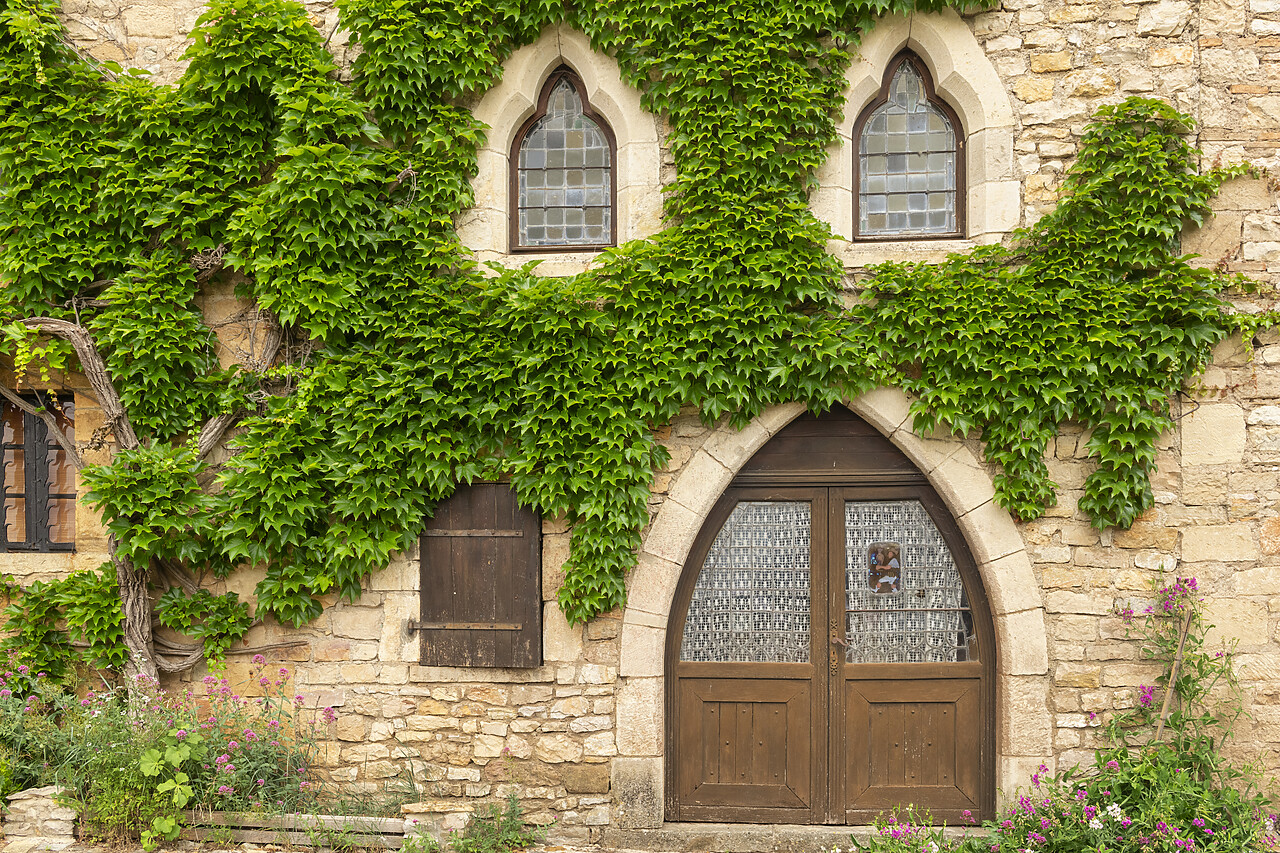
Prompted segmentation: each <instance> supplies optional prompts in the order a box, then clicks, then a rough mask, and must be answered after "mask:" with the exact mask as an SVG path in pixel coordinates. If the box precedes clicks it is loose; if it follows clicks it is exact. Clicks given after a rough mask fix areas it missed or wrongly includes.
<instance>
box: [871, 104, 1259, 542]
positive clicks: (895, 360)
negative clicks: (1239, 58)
mask: <svg viewBox="0 0 1280 853" xmlns="http://www.w3.org/2000/svg"><path fill="white" fill-rule="evenodd" d="M1189 123H1190V120H1189V119H1188V118H1187V117H1186V116H1184V115H1181V114H1180V113H1178V112H1176V111H1175V110H1173V109H1172V108H1170V107H1169V106H1167V105H1166V104H1163V103H1160V102H1158V101H1151V100H1142V99H1130V100H1128V101H1125V102H1124V103H1123V104H1120V105H1117V106H1113V107H1104V108H1102V109H1101V110H1099V112H1098V116H1097V117H1096V119H1095V121H1094V123H1093V124H1092V125H1090V128H1089V130H1088V131H1087V132H1086V134H1085V136H1084V138H1083V139H1082V140H1081V153H1080V157H1079V158H1078V159H1077V160H1076V162H1075V164H1074V165H1073V166H1072V167H1071V169H1070V170H1069V171H1068V173H1067V177H1066V180H1065V181H1064V184H1063V190H1062V191H1063V199H1062V201H1061V203H1060V204H1059V205H1058V207H1057V208H1056V209H1055V210H1054V211H1052V212H1051V213H1049V214H1048V215H1046V216H1045V217H1044V218H1043V219H1041V220H1040V221H1039V222H1037V223H1036V225H1035V226H1034V227H1032V228H1031V229H1029V230H1027V231H1024V232H1021V233H1020V234H1019V235H1018V236H1017V239H1016V241H1015V243H1014V245H1013V246H1011V247H1003V246H991V247H983V248H981V249H978V250H976V251H974V252H972V253H970V254H968V255H953V256H952V257H951V258H949V259H948V260H947V261H946V262H945V263H943V264H940V265H937V266H926V265H905V264H886V265H884V266H882V267H880V268H879V269H878V270H877V272H876V275H875V276H874V278H873V279H872V280H871V281H870V283H869V285H868V291H869V294H870V295H871V296H872V297H873V298H872V299H871V300H868V301H867V302H864V303H863V304H860V305H858V306H856V307H855V308H854V309H853V313H854V315H855V316H856V317H859V318H860V319H861V320H862V322H863V323H864V324H866V325H867V327H868V328H875V329H877V330H878V332H877V334H875V335H868V336H867V340H866V344H865V345H866V346H867V347H868V348H869V349H871V350H872V355H871V359H872V361H871V364H872V366H873V367H874V368H875V369H876V370H877V373H878V374H879V376H880V377H881V381H883V382H892V383H895V384H900V385H901V386H902V387H903V388H905V389H906V390H908V391H910V392H912V393H914V394H915V395H916V396H917V397H918V398H919V399H918V401H917V402H916V404H915V405H914V412H915V426H916V428H917V430H921V431H925V430H929V429H932V428H934V427H937V426H941V427H942V428H944V429H946V430H949V431H954V432H957V433H960V434H965V433H970V432H975V431H979V430H980V431H981V435H982V438H983V440H984V442H985V447H986V453H987V457H988V458H989V459H990V460H992V461H994V462H997V463H998V464H999V465H1000V469H1001V472H1000V474H998V475H997V476H996V494H997V499H998V501H999V502H1000V504H1001V505H1002V506H1004V507H1006V508H1007V509H1009V510H1010V511H1011V512H1013V513H1014V515H1016V516H1018V517H1019V518H1022V519H1031V518H1036V517H1038V516H1039V515H1040V514H1041V513H1042V512H1043V511H1044V508H1045V507H1047V506H1052V505H1053V504H1054V503H1055V502H1056V498H1055V495H1054V484H1053V483H1052V482H1051V481H1050V479H1049V472H1048V469H1047V467H1046V465H1045V462H1044V450H1045V446H1046V444H1047V442H1048V440H1049V439H1050V438H1051V437H1052V436H1053V435H1054V434H1055V433H1056V432H1057V428H1058V425H1059V424H1061V423H1062V422H1063V421H1066V420H1069V419H1072V420H1076V421H1078V422H1080V423H1081V424H1083V425H1084V426H1085V427H1086V428H1087V429H1089V430H1090V431H1091V433H1092V435H1091V438H1090V440H1089V445H1088V448H1089V452H1090V453H1091V454H1092V456H1093V457H1094V458H1095V459H1096V461H1097V466H1096V468H1095V470H1094V471H1093V473H1091V474H1090V475H1089V477H1088V479H1087V480H1086V481H1085V489H1084V495H1083V497H1082V498H1081V499H1080V507H1081V509H1083V510H1085V511H1086V512H1087V513H1089V515H1090V516H1091V517H1092V518H1093V521H1094V524H1096V525H1098V526H1099V527H1103V526H1108V525H1117V526H1120V527H1128V526H1129V525H1130V524H1131V523H1132V522H1133V520H1134V519H1135V518H1136V517H1137V516H1138V515H1139V514H1141V513H1142V512H1143V511H1144V510H1146V509H1148V508H1149V507H1150V506H1151V505H1152V500H1153V499H1152V495H1151V485H1150V480H1149V475H1150V473H1151V471H1152V470H1153V468H1154V465H1155V441H1156V439H1157V437H1158V436H1159V435H1160V434H1161V433H1162V432H1166V431H1168V430H1171V429H1172V428H1173V421H1172V419H1171V417H1170V412H1169V401H1170V399H1171V398H1172V397H1173V395H1175V394H1176V393H1177V391H1178V389H1179V388H1180V387H1181V385H1182V383H1183V382H1185V381H1186V380H1187V378H1188V377H1190V376H1193V375H1195V374H1196V373H1198V372H1199V371H1200V370H1201V369H1202V368H1203V367H1204V365H1205V364H1206V363H1207V361H1208V358H1209V352H1210V348H1211V347H1212V345H1213V344H1214V343H1217V342H1218V341H1219V340H1221V339H1222V338H1224V337H1226V335H1227V334H1228V333H1229V332H1230V330H1231V328H1232V325H1231V321H1230V319H1229V317H1228V316H1227V306H1226V305H1225V303H1224V302H1223V301H1222V299H1221V298H1220V296H1219V293H1220V292H1221V291H1222V290H1223V288H1224V287H1226V286H1228V285H1230V284H1233V283H1234V280H1233V279H1231V278H1229V277H1226V276H1223V275H1221V274H1219V273H1216V272H1214V271H1213V270H1209V269H1204V268H1197V267H1192V266H1190V265H1189V264H1188V263H1187V260H1188V259H1187V258H1184V257H1181V256H1180V255H1179V254H1178V245H1177V241H1178V234H1179V232H1180V230H1181V227H1182V225H1183V223H1186V222H1199V221H1201V220H1202V219H1203V218H1204V217H1205V216H1206V215H1207V214H1208V212H1209V201H1210V199H1211V198H1212V197H1213V195H1214V194H1215V193H1216V192H1217V189H1218V187H1219V186H1220V184H1221V182H1222V181H1223V180H1224V179H1225V178H1227V177H1230V176H1232V175H1235V174H1238V173H1239V170H1219V171H1214V172H1210V173H1208V174H1205V175H1201V174H1198V173H1197V172H1196V171H1195V169H1194V168H1193V163H1194V154H1195V152H1194V149H1192V148H1191V147H1190V146H1189V145H1188V144H1187V142H1186V140H1185V139H1184V137H1183V135H1182V134H1184V133H1186V132H1187V130H1188V129H1189ZM906 354H909V355H906ZM904 362H905V365H904ZM904 367H905V368H906V369H905V370H904Z"/></svg>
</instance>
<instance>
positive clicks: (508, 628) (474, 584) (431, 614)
mask: <svg viewBox="0 0 1280 853" xmlns="http://www.w3.org/2000/svg"><path fill="white" fill-rule="evenodd" d="M541 537H542V523H541V520H540V519H539V518H538V515H537V513H534V512H532V511H530V510H528V509H525V508H523V507H521V506H520V505H519V504H518V503H516V496H515V492H513V491H512V490H511V487H510V486H508V485H506V484H504V483H479V484H476V485H471V486H461V487H459V488H458V490H457V491H456V492H455V493H454V495H453V497H451V498H449V499H448V500H447V501H444V502H442V503H441V504H440V505H439V506H438V507H436V512H435V517H434V518H432V519H431V520H430V521H429V522H427V526H426V529H425V530H424V531H423V533H422V538H421V541H420V548H419V556H420V559H421V565H422V584H421V590H422V591H421V599H422V620H421V622H419V623H418V625H417V626H416V627H417V629H418V631H419V636H420V638H421V642H422V663H423V665H424V666H505V667H530V666H539V665H540V664H541V663H542V579H541V563H542V543H541Z"/></svg>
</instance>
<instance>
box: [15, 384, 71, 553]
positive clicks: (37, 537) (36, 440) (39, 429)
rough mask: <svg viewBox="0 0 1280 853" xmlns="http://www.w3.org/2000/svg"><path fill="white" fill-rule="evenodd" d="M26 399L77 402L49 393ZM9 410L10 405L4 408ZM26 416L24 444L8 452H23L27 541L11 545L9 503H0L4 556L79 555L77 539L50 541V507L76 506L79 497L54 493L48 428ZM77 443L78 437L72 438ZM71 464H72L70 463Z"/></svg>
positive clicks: (46, 402)
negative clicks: (54, 504) (53, 503)
mask: <svg viewBox="0 0 1280 853" xmlns="http://www.w3.org/2000/svg"><path fill="white" fill-rule="evenodd" d="M23 398H24V399H26V400H27V402H29V403H31V404H32V405H35V406H48V405H50V404H51V403H52V404H57V405H61V404H63V403H72V404H74V402H75V401H74V399H73V398H72V396H71V395H69V394H56V393H46V394H44V395H30V394H24V395H23ZM4 405H5V407H6V408H8V407H9V406H10V404H9V403H5V404H4ZM20 414H21V415H22V443H21V444H18V443H14V444H5V445H4V448H3V449H4V450H6V451H8V450H21V451H22V452H23V453H22V456H23V469H24V470H23V482H24V484H25V485H24V489H25V491H24V492H23V497H24V498H25V504H26V516H27V517H26V525H25V526H26V531H27V538H26V540H25V541H23V542H10V541H9V536H8V530H9V527H8V523H7V519H6V518H5V515H6V513H7V510H6V509H5V503H6V501H5V500H4V499H0V553H10V552H54V551H75V549H76V543H75V538H74V536H73V537H72V541H70V542H53V541H51V540H50V538H49V504H50V501H68V500H69V501H71V502H72V504H73V505H74V503H75V501H76V498H77V495H76V493H75V492H51V491H50V488H51V487H52V477H51V476H50V464H51V463H50V460H49V443H50V439H49V435H48V428H47V427H46V426H45V424H44V421H42V420H41V419H40V418H38V417H36V416H35V415H31V414H27V413H26V412H21V413H20ZM68 438H72V439H73V440H74V435H71V436H68ZM67 464H70V463H69V462H68V463H67ZM0 488H3V490H4V492H5V497H6V498H7V492H8V486H7V484H4V483H2V482H0Z"/></svg>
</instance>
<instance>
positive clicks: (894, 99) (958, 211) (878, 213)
mask: <svg viewBox="0 0 1280 853" xmlns="http://www.w3.org/2000/svg"><path fill="white" fill-rule="evenodd" d="M853 138H854V139H856V140H858V153H857V155H856V157H855V159H854V176H855V184H856V186H857V192H856V193H855V194H854V215H853V225H854V234H855V235H856V236H857V237H861V238H870V239H877V238H879V239H884V238H895V239H896V238H901V237H914V236H921V237H960V236H963V234H964V209H963V206H962V203H961V200H962V199H963V198H964V158H963V151H964V146H963V143H962V141H961V140H962V129H961V128H960V121H959V119H958V118H957V117H956V114H955V112H954V111H952V109H951V108H950V107H949V106H947V105H946V104H945V103H943V102H942V101H940V100H938V99H937V98H936V97H935V95H934V91H933V82H932V81H931V80H930V79H929V72H928V71H927V70H926V69H925V66H924V63H923V62H921V61H920V60H919V58H917V57H916V56H914V55H913V54H911V53H909V52H903V53H901V54H899V55H898V56H897V57H896V58H894V60H893V61H892V62H890V63H889V68H888V71H887V72H886V73H885V80H884V85H883V87H882V88H881V89H880V95H879V97H878V98H877V99H876V100H875V101H873V102H872V103H871V105H870V106H868V107H867V108H866V109H865V110H863V112H862V115H860V116H859V117H858V121H857V123H856V124H855V125H854V133H853Z"/></svg>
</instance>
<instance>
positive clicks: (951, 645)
mask: <svg viewBox="0 0 1280 853" xmlns="http://www.w3.org/2000/svg"><path fill="white" fill-rule="evenodd" d="M994 652H995V648H994V644H993V630H992V624H991V615H990V612H989V610H988V608H987V604H986V598H985V595H984V594H983V592H982V585H981V581H980V579H979V578H978V574H977V571H976V569H975V566H974V563H973V559H972V557H971V556H970V555H969V551H968V549H967V547H966V546H965V543H964V540H963V538H962V537H961V535H960V533H959V531H958V530H957V528H956V526H955V524H954V522H953V520H952V519H951V517H950V515H949V514H948V513H947V511H946V509H945V507H944V505H943V504H942V501H941V500H939V498H938V496H937V495H936V494H935V493H934V491H933V490H932V489H931V488H930V487H929V485H928V483H927V482H926V480H925V478H924V477H923V476H922V475H921V474H920V473H919V471H917V470H916V469H915V467H914V466H913V465H912V464H911V462H910V461H909V460H908V459H907V458H906V457H905V456H904V455H903V454H902V453H901V451H899V450H897V449H896V448H895V447H894V446H893V445H892V444H891V443H890V442H889V441H888V440H887V439H885V438H884V436H882V435H880V434H879V433H878V432H876V430H874V429H873V428H872V427H870V426H869V425H868V424H866V423H865V422H863V421H862V420H860V419H858V418H857V417H856V416H854V415H852V414H850V413H849V412H848V411H846V410H843V409H841V410H840V411H839V412H834V413H831V414H828V415H824V416H821V417H813V416H810V415H806V416H804V417H802V418H800V419H799V420H797V421H795V422H794V423H792V424H791V425H790V426H788V427H787V428H786V429H784V430H783V431H782V432H781V433H779V434H778V435H777V436H776V437H775V438H774V439H773V440H772V441H771V442H770V443H769V444H767V445H766V446H765V447H764V448H762V449H761V450H760V451H759V452H758V453H757V454H756V456H755V457H753V458H752V459H751V461H750V462H749V463H748V464H747V465H746V466H745V467H744V469H743V470H742V471H741V472H740V473H739V475H738V477H737V478H736V479H735V480H734V482H733V484H732V485H731V486H730V488H729V489H728V490H727V491H726V492H725V494H724V497H723V498H722V499H721V500H720V502H719V503H718V504H717V505H716V507H715V509H714V510H713V511H712V513H711V515H710V516H709V517H708V518H707V521H706V524H705V526H704V527H703V530H702V532H701V534H700V535H699V537H698V540H697V542H696V543H695V544H694V548H693V551H692V552H691V553H690V557H689V563H688V564H687V565H686V567H685V572H684V576H683V577H682V579H681V582H680V586H679V588H678V589H677V592H676V599H675V605H674V607H673V609H672V618H671V624H670V626H669V629H668V632H667V663H666V668H667V703H668V707H667V720H668V730H667V740H666V749H667V761H666V766H667V780H666V786H667V787H666V790H667V804H666V805H667V814H668V817H669V819H671V820H689V821H732V822H748V823H850V824H858V823H868V822H870V821H871V820H873V819H874V818H875V817H876V815H878V814H879V813H881V812H882V811H886V810H890V809H893V808H894V807H895V806H905V805H907V804H908V803H910V804H914V805H915V806H916V807H927V808H928V809H930V810H931V812H932V813H933V815H934V817H935V818H940V819H946V820H949V821H952V822H956V821H960V820H961V819H962V815H963V812H964V811H966V810H967V811H969V812H971V813H972V814H973V816H974V817H976V818H981V817H989V816H991V815H992V814H993V812H994V803H995V791H994V767H993V765H994V761H993V759H994V756H993V748H994V736H993V731H994V726H993V722H994V720H993V717H994V713H993V705H994V701H993V697H994V680H993V672H994V667H993V663H994V660H995V654H994Z"/></svg>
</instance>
